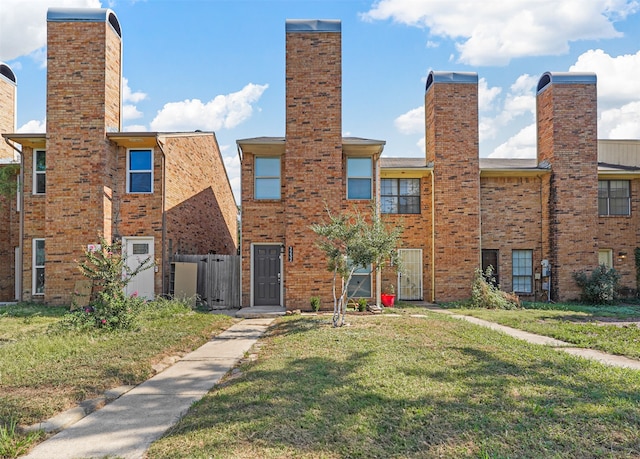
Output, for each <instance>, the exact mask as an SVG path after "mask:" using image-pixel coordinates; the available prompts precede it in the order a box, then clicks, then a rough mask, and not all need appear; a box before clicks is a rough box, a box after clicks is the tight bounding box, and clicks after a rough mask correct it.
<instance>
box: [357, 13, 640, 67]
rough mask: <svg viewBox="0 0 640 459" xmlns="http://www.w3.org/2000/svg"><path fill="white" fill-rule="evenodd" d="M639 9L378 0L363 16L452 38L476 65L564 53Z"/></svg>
mask: <svg viewBox="0 0 640 459" xmlns="http://www.w3.org/2000/svg"><path fill="white" fill-rule="evenodd" d="M637 10H638V2H637V1H636V0H590V1H585V0H509V1H498V0H487V1H483V2H480V1H477V0H459V1H455V2H451V1H448V0H379V1H377V2H376V3H375V4H374V5H373V7H372V8H371V10H369V11H368V12H366V13H363V14H361V18H362V19H363V20H368V21H374V20H393V21H394V22H398V23H401V24H406V25H410V26H416V27H424V28H428V29H429V32H430V33H431V35H433V36H436V37H442V38H448V39H451V40H454V41H455V42H456V48H457V50H458V52H459V57H458V60H459V61H460V62H462V63H465V64H470V65H476V66H478V65H506V64H508V63H509V61H510V60H511V59H513V58H517V57H524V56H546V55H559V54H564V53H566V52H567V51H568V50H569V42H572V41H578V40H589V39H602V38H614V37H619V36H621V33H620V32H618V31H617V30H616V29H615V27H614V22H615V21H618V20H622V19H624V18H626V17H627V16H628V15H629V14H632V13H634V12H636V11H637Z"/></svg>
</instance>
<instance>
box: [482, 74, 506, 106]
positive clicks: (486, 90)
mask: <svg viewBox="0 0 640 459" xmlns="http://www.w3.org/2000/svg"><path fill="white" fill-rule="evenodd" d="M501 92H502V88H499V87H498V86H494V87H492V88H490V87H489V84H488V83H487V80H486V79H484V78H480V80H479V81H478V109H479V110H480V111H481V112H482V111H489V110H492V109H493V103H494V101H495V99H496V97H498V95H499V94H500V93H501Z"/></svg>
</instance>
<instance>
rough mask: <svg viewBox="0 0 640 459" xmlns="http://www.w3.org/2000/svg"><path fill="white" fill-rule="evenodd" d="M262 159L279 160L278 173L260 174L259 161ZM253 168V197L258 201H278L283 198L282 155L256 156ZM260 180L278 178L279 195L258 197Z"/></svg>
mask: <svg viewBox="0 0 640 459" xmlns="http://www.w3.org/2000/svg"><path fill="white" fill-rule="evenodd" d="M261 159H272V160H278V175H258V172H257V171H258V161H259V160H261ZM253 170H254V174H253V198H254V199H255V200H256V201H269V200H274V201H277V200H280V199H282V190H281V189H282V159H281V158H280V156H256V157H255V160H254V168H253ZM258 180H278V196H267V197H258Z"/></svg>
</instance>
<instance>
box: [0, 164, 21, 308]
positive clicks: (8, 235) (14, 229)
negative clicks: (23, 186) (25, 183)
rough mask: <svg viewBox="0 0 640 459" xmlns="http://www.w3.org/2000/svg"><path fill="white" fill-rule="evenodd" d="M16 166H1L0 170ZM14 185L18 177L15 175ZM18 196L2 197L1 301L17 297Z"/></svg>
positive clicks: (0, 219)
mask: <svg viewBox="0 0 640 459" xmlns="http://www.w3.org/2000/svg"><path fill="white" fill-rule="evenodd" d="M6 167H11V168H15V166H7V165H0V168H6ZM12 177H13V180H12V181H13V183H15V180H16V178H17V175H13V176H12ZM16 202H17V201H16V196H15V195H11V196H0V222H1V223H2V229H1V230H0V259H1V260H4V261H3V262H2V263H0V301H13V300H15V299H16V295H15V277H16V276H15V267H16V259H15V248H16V247H18V246H19V245H20V238H19V235H20V226H19V225H20V214H19V213H18V211H17V207H16Z"/></svg>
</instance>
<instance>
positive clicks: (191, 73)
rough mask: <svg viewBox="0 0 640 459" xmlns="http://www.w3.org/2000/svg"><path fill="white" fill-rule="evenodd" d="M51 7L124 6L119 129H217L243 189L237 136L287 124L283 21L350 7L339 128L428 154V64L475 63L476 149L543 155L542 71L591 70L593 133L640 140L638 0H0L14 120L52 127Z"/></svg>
mask: <svg viewBox="0 0 640 459" xmlns="http://www.w3.org/2000/svg"><path fill="white" fill-rule="evenodd" d="M49 7H90V8H111V9H112V10H113V11H114V12H115V14H116V16H117V17H118V20H119V22H120V25H121V28H122V38H123V79H124V97H123V117H124V122H123V129H124V130H125V131H160V132H173V131H194V130H196V129H199V130H203V131H214V132H215V133H216V137H217V139H218V143H219V145H220V149H221V151H222V155H223V158H224V161H225V165H226V167H227V173H228V175H229V179H230V182H231V184H232V188H233V189H234V193H235V196H236V200H239V198H240V195H239V188H240V177H239V174H240V163H239V159H238V153H237V147H236V140H238V139H243V138H249V137H259V136H284V131H285V76H284V75H285V68H284V66H285V41H284V39H285V21H286V19H339V20H341V22H342V79H343V81H342V87H343V96H342V112H343V115H342V128H343V135H345V136H355V137H365V138H371V139H378V140H384V141H386V146H385V150H384V153H383V155H384V156H388V157H422V156H424V155H425V141H424V92H425V82H426V78H427V75H428V74H429V72H430V71H431V70H435V71H462V72H475V73H477V74H478V78H479V110H480V125H479V136H480V156H481V157H508V158H527V157H529V158H532V157H535V154H536V133H535V124H534V123H535V87H536V85H537V82H538V79H539V78H540V76H541V75H542V74H543V73H544V72H547V71H552V72H566V71H572V72H573V71H575V72H594V73H596V75H597V82H598V137H599V138H602V139H637V138H640V0H484V1H479V0H374V1H371V0H369V1H365V0H311V1H306V0H277V1H271V0H199V1H196V0H180V1H179V0H173V1H169V0H108V1H100V0H60V1H56V0H49V1H41V0H1V1H0V61H2V62H4V63H6V64H8V65H9V66H10V67H11V68H12V70H13V71H14V73H15V74H16V77H17V81H18V102H17V131H18V132H44V131H45V116H46V113H45V106H46V71H47V69H46V12H47V9H48V8H49Z"/></svg>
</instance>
